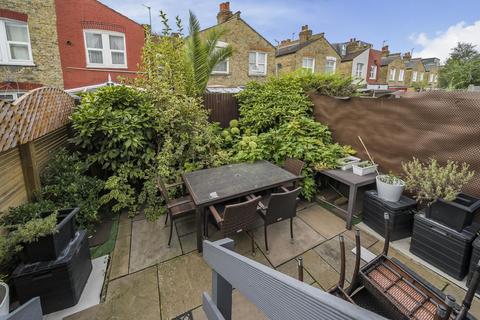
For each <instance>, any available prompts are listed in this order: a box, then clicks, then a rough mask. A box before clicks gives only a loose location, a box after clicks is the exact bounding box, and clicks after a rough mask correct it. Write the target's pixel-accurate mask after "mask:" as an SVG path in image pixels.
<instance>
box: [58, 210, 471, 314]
mask: <svg viewBox="0 0 480 320" xmlns="http://www.w3.org/2000/svg"><path fill="white" fill-rule="evenodd" d="M294 221H295V222H294V228H295V232H296V235H297V237H296V239H295V242H294V243H293V244H291V243H290V240H289V238H288V237H286V236H285V235H286V234H287V233H288V231H287V230H288V221H284V222H281V223H277V224H275V225H273V226H272V228H271V230H270V233H269V238H270V239H269V240H270V242H271V248H270V252H269V254H265V246H264V244H263V233H262V232H263V231H262V229H263V228H262V227H261V221H259V226H258V228H256V229H255V230H254V232H253V236H254V238H255V244H256V247H257V250H256V254H255V255H254V256H253V255H252V252H251V246H250V238H249V237H250V234H251V233H250V234H249V235H247V234H245V233H242V234H240V235H239V236H236V237H234V238H233V239H234V240H235V251H236V252H239V253H241V254H242V255H245V256H246V257H249V258H251V259H253V260H255V261H258V262H260V263H262V264H264V265H266V266H269V267H271V268H275V269H276V270H279V271H280V272H282V273H285V274H287V275H289V276H291V277H294V278H297V276H298V273H297V260H296V259H295V258H297V257H302V258H303V263H304V268H305V275H304V282H305V283H308V284H311V285H313V286H315V287H319V288H322V289H323V290H328V289H329V288H331V287H332V286H334V285H335V284H336V283H337V281H338V278H339V271H340V269H339V265H340V248H339V241H338V235H341V234H343V235H344V236H345V239H346V240H345V242H346V249H347V280H349V279H350V277H351V274H352V272H353V261H354V254H353V253H352V252H351V251H350V250H351V249H352V248H354V246H355V244H354V232H353V231H349V230H346V229H345V221H344V220H342V219H340V218H339V217H337V216H336V215H335V214H333V213H332V212H331V211H329V210H327V209H326V208H324V207H322V206H320V205H319V204H317V203H315V202H305V201H302V202H301V204H300V205H299V207H298V216H297V217H296V218H295V219H294ZM360 227H361V228H362V229H364V227H362V226H360ZM211 228H212V230H211V233H210V234H211V237H210V239H211V240H216V239H218V236H219V233H218V231H217V232H216V233H215V228H214V227H213V226H211ZM174 230H175V233H174V238H173V239H174V240H173V242H172V245H171V247H170V248H168V247H167V245H166V243H167V239H168V226H167V227H165V226H164V224H163V221H160V220H158V221H156V222H149V221H147V220H146V219H145V218H144V217H143V216H142V215H139V216H137V217H135V218H133V219H130V218H128V217H127V216H126V215H125V214H123V215H122V216H121V217H120V222H119V228H118V234H117V237H116V243H115V249H114V251H113V254H112V257H111V262H110V266H109V270H108V278H107V280H106V281H107V283H106V285H105V289H104V295H105V301H104V302H103V303H101V304H100V305H97V306H94V307H92V308H89V309H87V310H84V311H81V312H79V313H76V314H74V315H72V316H69V317H67V318H66V319H68V320H74V319H75V320H80V319H82V320H83V319H85V320H86V319H171V318H174V317H176V316H179V315H181V314H183V313H185V312H188V311H191V312H192V315H193V319H206V317H205V315H204V312H203V310H202V308H201V304H202V300H201V294H202V293H203V292H204V291H207V292H210V291H211V288H212V283H211V281H212V280H211V278H212V273H211V269H210V267H209V266H208V265H207V264H206V263H205V261H204V260H203V259H202V256H201V254H199V253H198V251H197V250H196V248H195V246H196V242H195V223H194V218H193V217H188V218H185V219H184V220H182V221H177V223H176V228H175V229H174ZM361 239H362V247H363V248H364V249H367V250H368V251H370V252H371V253H373V254H375V255H376V254H378V253H380V252H381V250H382V247H383V241H382V240H379V239H378V238H376V236H375V235H372V234H370V233H368V232H365V231H362V232H361ZM362 250H363V249H362ZM390 255H392V256H394V257H396V258H397V259H399V260H400V261H401V262H403V263H404V264H406V265H407V266H408V267H410V268H411V269H412V270H414V271H415V272H416V273H418V274H419V275H420V276H422V277H423V278H424V279H426V280H427V281H429V282H430V283H432V284H433V285H434V286H435V287H437V288H440V289H441V290H442V291H443V292H444V293H446V294H450V295H453V296H454V297H455V298H456V299H457V301H461V300H462V299H463V296H464V294H465V290H464V289H462V288H460V287H459V286H457V285H456V284H455V283H453V282H451V281H449V280H447V279H446V278H444V277H442V276H440V275H439V274H436V273H435V272H433V271H432V270H430V269H429V268H428V267H426V266H425V265H422V264H419V263H417V262H415V261H414V260H412V259H411V258H410V257H407V256H406V255H404V254H402V253H400V252H399V251H398V250H396V249H395V248H393V249H391V251H390ZM363 264H365V262H364V261H362V265H363ZM232 308H233V309H232V312H233V318H234V319H262V318H265V316H264V315H263V313H262V312H261V311H260V310H258V308H256V306H255V305H253V304H252V303H250V302H249V301H248V300H247V299H246V298H245V297H243V296H242V295H241V294H240V293H239V292H234V293H233V307H232ZM471 313H472V314H473V315H475V316H476V317H479V316H480V300H479V299H478V298H475V301H474V303H473V306H472V309H471Z"/></svg>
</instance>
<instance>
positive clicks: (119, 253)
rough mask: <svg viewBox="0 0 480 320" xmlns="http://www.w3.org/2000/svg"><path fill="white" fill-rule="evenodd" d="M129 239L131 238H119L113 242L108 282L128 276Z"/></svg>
mask: <svg viewBox="0 0 480 320" xmlns="http://www.w3.org/2000/svg"><path fill="white" fill-rule="evenodd" d="M130 239H131V237H120V238H117V241H116V242H115V249H113V254H112V266H111V267H110V276H109V278H110V280H113V279H116V278H118V277H121V276H124V275H126V274H128V267H129V263H130Z"/></svg>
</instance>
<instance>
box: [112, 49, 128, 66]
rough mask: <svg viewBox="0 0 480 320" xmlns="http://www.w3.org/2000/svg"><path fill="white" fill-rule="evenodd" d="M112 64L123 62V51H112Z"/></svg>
mask: <svg viewBox="0 0 480 320" xmlns="http://www.w3.org/2000/svg"><path fill="white" fill-rule="evenodd" d="M112 63H113V64H125V54H124V53H123V52H112Z"/></svg>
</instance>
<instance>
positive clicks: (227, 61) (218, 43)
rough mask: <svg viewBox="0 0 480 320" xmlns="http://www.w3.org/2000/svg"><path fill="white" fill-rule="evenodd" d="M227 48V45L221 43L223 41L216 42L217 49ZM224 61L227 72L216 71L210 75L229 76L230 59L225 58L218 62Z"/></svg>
mask: <svg viewBox="0 0 480 320" xmlns="http://www.w3.org/2000/svg"><path fill="white" fill-rule="evenodd" d="M226 47H228V43H226V42H223V41H218V42H217V48H226ZM223 61H225V62H226V63H227V71H218V70H212V74H229V73H230V58H227V59H225V60H222V61H220V62H223Z"/></svg>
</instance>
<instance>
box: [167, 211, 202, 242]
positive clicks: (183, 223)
mask: <svg viewBox="0 0 480 320" xmlns="http://www.w3.org/2000/svg"><path fill="white" fill-rule="evenodd" d="M161 219H162V220H163V219H165V217H163V216H162V217H161ZM168 223H169V224H170V221H169V222H168ZM175 227H176V228H177V233H178V235H179V236H180V237H181V236H184V235H186V234H189V233H194V232H195V231H196V229H195V215H193V214H192V215H189V216H186V217H184V218H182V219H178V220H175Z"/></svg>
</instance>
